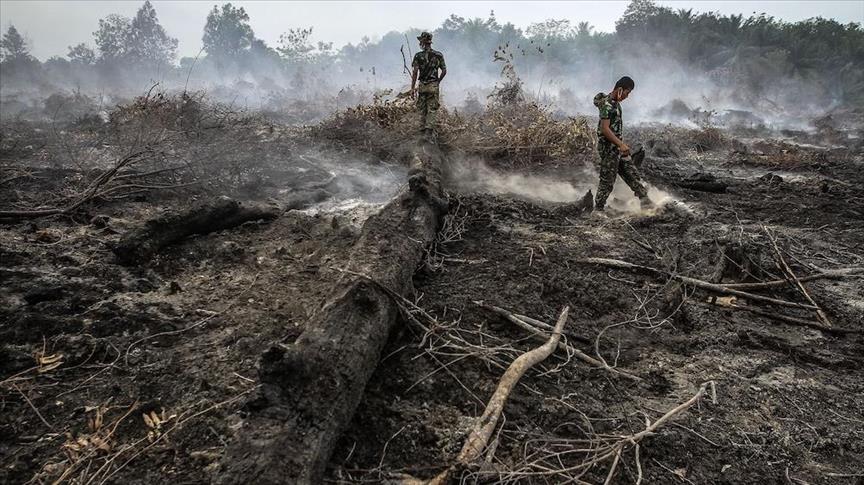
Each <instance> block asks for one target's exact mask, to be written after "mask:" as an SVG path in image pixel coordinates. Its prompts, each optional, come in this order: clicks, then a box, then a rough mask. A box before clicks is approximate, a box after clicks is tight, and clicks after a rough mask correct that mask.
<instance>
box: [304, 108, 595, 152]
mask: <svg viewBox="0 0 864 485" xmlns="http://www.w3.org/2000/svg"><path fill="white" fill-rule="evenodd" d="M438 125H439V131H438V135H439V140H440V141H441V143H442V144H443V145H445V146H449V147H451V148H453V149H457V150H460V151H462V152H464V153H468V154H476V155H481V156H483V157H485V158H487V159H488V160H490V163H491V164H492V165H497V166H503V167H514V166H524V165H527V164H536V163H543V162H548V161H552V160H572V159H574V158H576V159H580V158H584V156H585V155H586V154H587V153H588V152H590V151H591V150H593V146H594V138H595V134H594V130H593V129H592V128H591V126H590V123H589V122H588V119H587V118H584V117H575V118H566V119H556V118H555V117H553V116H552V113H551V112H550V111H549V109H548V108H546V107H544V106H542V105H540V104H537V103H534V102H526V101H519V102H515V103H508V104H501V103H490V105H489V106H487V107H486V109H485V110H483V111H481V112H479V113H458V112H450V111H448V110H446V109H444V108H442V109H440V110H439V115H438ZM418 130H419V124H418V123H417V120H416V114H415V110H414V105H413V102H412V101H411V100H410V99H409V98H405V97H402V98H397V99H394V100H391V101H378V102H376V103H373V104H371V105H361V106H357V107H355V108H349V109H347V110H344V111H341V112H339V113H337V114H336V115H334V116H333V117H331V118H330V119H328V120H326V121H324V122H322V123H321V124H320V125H318V126H316V127H314V128H313V130H312V131H313V134H314V135H315V136H316V137H319V138H323V139H327V140H332V141H337V142H340V143H344V144H347V145H351V146H356V147H360V148H362V149H365V150H368V151H372V152H382V153H383V152H393V151H394V150H398V146H399V145H401V144H403V143H404V142H405V141H406V140H410V139H412V138H414V137H416V133H417V132H418Z"/></svg>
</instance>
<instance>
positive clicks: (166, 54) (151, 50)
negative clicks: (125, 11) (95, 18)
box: [125, 0, 177, 63]
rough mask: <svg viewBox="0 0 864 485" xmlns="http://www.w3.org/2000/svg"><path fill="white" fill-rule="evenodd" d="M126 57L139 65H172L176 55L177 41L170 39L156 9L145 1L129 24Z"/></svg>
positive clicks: (147, 0) (148, 1)
mask: <svg viewBox="0 0 864 485" xmlns="http://www.w3.org/2000/svg"><path fill="white" fill-rule="evenodd" d="M125 42H126V55H127V56H128V57H129V59H130V60H132V61H135V62H140V63H163V62H164V63H172V62H173V61H174V58H175V57H176V55H177V39H175V38H173V37H170V36H169V35H168V34H167V33H166V32H165V29H164V28H163V27H162V25H160V24H159V18H158V17H157V15H156V9H154V8H153V5H152V4H151V3H150V0H145V1H144V4H143V5H142V6H141V8H139V9H138V13H137V14H135V18H134V19H132V22H131V23H130V24H129V30H128V33H127V38H126V39H125Z"/></svg>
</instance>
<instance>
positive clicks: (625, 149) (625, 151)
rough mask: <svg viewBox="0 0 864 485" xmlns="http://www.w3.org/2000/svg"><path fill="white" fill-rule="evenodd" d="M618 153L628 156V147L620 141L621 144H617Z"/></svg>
mask: <svg viewBox="0 0 864 485" xmlns="http://www.w3.org/2000/svg"><path fill="white" fill-rule="evenodd" d="M618 153H620V154H621V156H622V157H629V156H630V147H629V146H627V144H626V143H624V142H623V141H622V142H621V144H620V145H618Z"/></svg>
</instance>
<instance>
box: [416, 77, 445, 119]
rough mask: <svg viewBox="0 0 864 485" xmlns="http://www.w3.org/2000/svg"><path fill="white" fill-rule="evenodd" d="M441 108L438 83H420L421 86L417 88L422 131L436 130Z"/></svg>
mask: <svg viewBox="0 0 864 485" xmlns="http://www.w3.org/2000/svg"><path fill="white" fill-rule="evenodd" d="M439 106H440V102H439V98H438V83H437V82H436V83H427V84H423V83H420V86H418V87H417V111H418V112H419V113H420V127H421V128H422V129H424V130H433V129H435V118H436V115H437V114H438V107H439Z"/></svg>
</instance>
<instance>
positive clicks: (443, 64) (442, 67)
mask: <svg viewBox="0 0 864 485" xmlns="http://www.w3.org/2000/svg"><path fill="white" fill-rule="evenodd" d="M440 69H441V76H440V77H439V78H438V82H439V83H440V82H441V81H443V80H444V76H446V75H447V64H445V63H444V56H441V67H440Z"/></svg>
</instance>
